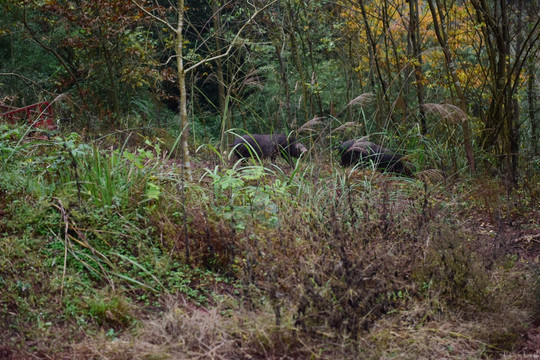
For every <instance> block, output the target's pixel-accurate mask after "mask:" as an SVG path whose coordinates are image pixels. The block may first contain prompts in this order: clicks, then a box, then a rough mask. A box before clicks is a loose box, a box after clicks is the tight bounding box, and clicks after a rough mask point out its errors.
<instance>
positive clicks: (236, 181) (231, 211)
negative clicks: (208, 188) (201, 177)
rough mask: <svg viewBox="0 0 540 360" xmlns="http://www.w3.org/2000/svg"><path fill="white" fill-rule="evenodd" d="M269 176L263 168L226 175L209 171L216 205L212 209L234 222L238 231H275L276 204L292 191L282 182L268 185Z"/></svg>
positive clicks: (232, 171)
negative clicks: (262, 228)
mask: <svg viewBox="0 0 540 360" xmlns="http://www.w3.org/2000/svg"><path fill="white" fill-rule="evenodd" d="M237 165H238V164H237ZM268 174H270V171H269V170H268V169H266V168H265V167H263V166H248V167H234V168H232V169H226V170H225V172H224V173H221V172H220V170H219V167H216V168H215V169H214V171H209V170H207V172H206V175H207V176H209V177H210V178H212V180H213V181H212V185H213V189H214V199H215V202H214V203H212V205H211V206H212V209H213V211H214V212H215V214H216V216H217V217H219V218H222V219H224V220H226V221H232V222H233V223H234V226H235V228H236V229H237V230H244V229H245V228H246V227H247V226H248V223H251V225H252V226H253V225H255V223H258V224H261V225H263V226H268V227H271V228H275V227H276V226H277V225H278V216H277V215H278V208H277V205H276V203H275V202H276V201H279V198H280V197H282V196H287V194H288V188H289V187H288V186H287V185H286V184H284V183H282V181H280V180H279V179H278V180H276V181H275V182H273V183H267V180H266V176H267V175H268Z"/></svg>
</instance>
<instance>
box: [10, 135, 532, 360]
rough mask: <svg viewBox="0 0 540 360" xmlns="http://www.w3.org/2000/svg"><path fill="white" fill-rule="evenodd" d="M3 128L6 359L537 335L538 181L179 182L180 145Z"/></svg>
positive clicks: (476, 342) (307, 173)
mask: <svg viewBox="0 0 540 360" xmlns="http://www.w3.org/2000/svg"><path fill="white" fill-rule="evenodd" d="M1 130H2V131H1V132H0V194H1V196H0V239H1V240H0V286H1V288H2V292H1V295H0V324H1V328H2V334H1V335H0V357H2V356H3V357H6V358H14V359H18V358H28V357H29V356H37V357H43V358H45V357H52V358H70V359H72V358H80V359H91V358H95V359H101V358H107V359H139V358H140V359H166V358H175V359H176V358H197V357H201V358H227V359H233V358H234V359H241V358H328V359H335V358H366V359H380V358H410V359H416V358H466V357H467V358H482V357H490V356H492V355H504V354H511V352H512V351H513V350H515V348H516V346H517V345H518V344H519V343H518V340H519V338H520V336H521V334H523V333H524V331H525V330H526V329H527V328H528V327H529V326H530V325H531V323H532V322H533V321H534V320H535V319H537V315H538V305H537V304H538V300H539V296H540V295H539V292H538V269H537V263H536V262H535V261H534V260H535V258H534V255H535V254H532V255H531V256H529V255H530V254H529V253H526V252H523V251H522V248H521V247H519V246H516V244H517V242H516V241H517V240H519V238H522V237H523V236H524V234H525V235H528V234H536V233H538V231H539V227H540V224H539V222H540V221H539V219H538V208H537V207H535V205H534V204H535V201H537V200H538V196H539V189H538V184H539V178H538V176H537V177H536V178H534V177H532V178H531V177H529V178H528V179H527V183H528V184H532V185H531V186H529V187H528V188H524V189H519V190H514V191H513V192H512V193H509V192H508V191H506V190H505V189H504V188H503V187H502V185H501V184H500V183H499V182H497V181H495V180H489V181H488V180H483V181H481V180H479V179H478V178H477V179H476V180H473V179H469V178H463V177H462V178H461V179H449V178H439V177H438V176H435V175H436V174H437V173H436V172H433V171H424V172H421V173H419V174H417V176H416V177H415V178H405V177H395V176H391V175H388V174H379V173H376V172H373V171H371V170H358V169H355V170H352V169H341V168H339V169H338V168H336V167H334V166H332V161H331V159H330V156H329V155H328V154H327V155H328V156H326V158H324V160H321V161H317V162H310V161H304V160H300V161H299V162H298V164H297V165H296V167H295V168H289V167H288V165H285V163H279V162H278V165H279V166H276V165H273V164H268V163H265V164H263V165H264V166H261V165H259V164H256V163H234V162H227V161H222V159H220V158H219V157H218V156H217V155H216V154H215V153H213V152H212V151H210V150H209V149H208V148H203V149H202V150H201V151H202V152H203V153H202V154H198V155H195V157H196V158H195V160H196V161H195V163H196V164H199V165H198V166H196V167H195V168H194V169H193V173H192V178H193V180H192V181H183V179H186V178H187V176H186V174H183V173H182V170H181V166H179V164H178V163H177V161H176V159H175V158H174V156H171V154H172V152H170V151H169V150H170V149H171V147H172V144H173V143H174V139H173V140H172V141H165V142H164V141H162V140H160V139H159V138H157V137H150V136H149V137H141V136H139V135H137V134H131V135H129V136H122V137H121V140H119V137H116V136H113V135H111V136H110V137H106V138H103V139H99V140H96V141H92V142H86V141H83V139H81V138H80V137H79V136H78V135H76V134H67V135H62V136H57V137H55V138H53V139H50V140H39V139H38V138H35V137H28V136H26V135H25V133H24V131H25V129H24V128H13V127H8V126H4V125H2V129H1ZM203 159H204V160H203ZM319 160H320V159H319ZM281 165H283V166H282V167H280V166H281ZM434 174H435V175H434ZM529 243H530V244H532V245H534V242H529ZM518 245H519V244H518ZM536 255H537V254H536ZM536 260H537V258H536Z"/></svg>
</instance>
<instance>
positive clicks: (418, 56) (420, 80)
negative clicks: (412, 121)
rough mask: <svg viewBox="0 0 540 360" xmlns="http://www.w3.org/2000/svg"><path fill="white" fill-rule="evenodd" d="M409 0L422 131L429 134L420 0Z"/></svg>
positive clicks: (410, 30) (410, 29)
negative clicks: (419, 9) (419, 10)
mask: <svg viewBox="0 0 540 360" xmlns="http://www.w3.org/2000/svg"><path fill="white" fill-rule="evenodd" d="M408 1H409V12H410V28H409V34H410V38H411V43H412V55H413V58H414V59H415V61H414V76H415V79H416V95H417V97H418V109H419V113H420V132H421V134H422V135H426V134H427V124H426V114H425V110H424V107H423V105H424V73H423V71H422V53H421V39H420V26H419V20H420V16H419V14H418V0H408Z"/></svg>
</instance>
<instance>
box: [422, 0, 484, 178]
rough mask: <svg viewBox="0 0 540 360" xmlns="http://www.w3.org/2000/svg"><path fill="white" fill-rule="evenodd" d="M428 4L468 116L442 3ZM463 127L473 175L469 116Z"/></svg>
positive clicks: (429, 2) (452, 77)
mask: <svg viewBox="0 0 540 360" xmlns="http://www.w3.org/2000/svg"><path fill="white" fill-rule="evenodd" d="M428 4H429V9H430V11H431V15H432V17H433V27H434V29H435V35H436V36H437V41H438V42H439V45H440V46H441V48H442V50H443V53H444V59H445V62H446V70H447V71H448V73H449V75H450V78H451V80H452V86H453V88H454V90H455V92H456V94H457V97H458V106H459V108H460V109H461V110H462V111H463V112H464V113H465V114H467V102H466V100H465V94H464V92H463V88H462V87H461V83H460V82H459V78H458V76H457V72H456V65H455V63H454V60H453V58H452V54H451V53H450V49H449V47H448V41H447V35H446V32H445V30H444V23H443V21H444V15H443V14H442V9H441V6H440V2H439V1H438V0H437V7H435V5H434V4H433V0H428ZM462 126H463V142H464V145H465V154H466V156H467V161H468V163H469V169H470V171H471V173H473V174H475V173H476V164H475V160H474V151H473V146H472V139H471V131H470V129H469V118H468V116H467V117H466V118H465V119H463V122H462Z"/></svg>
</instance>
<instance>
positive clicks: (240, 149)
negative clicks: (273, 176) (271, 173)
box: [232, 134, 307, 166]
mask: <svg viewBox="0 0 540 360" xmlns="http://www.w3.org/2000/svg"><path fill="white" fill-rule="evenodd" d="M232 146H233V151H234V153H235V154H236V156H237V158H238V159H242V158H248V157H255V158H256V157H257V156H258V157H259V158H260V159H261V160H262V159H268V158H270V159H271V160H272V162H274V161H275V160H276V157H277V155H278V153H281V156H283V158H284V159H285V160H287V161H288V162H289V164H291V166H292V164H293V163H292V158H293V157H294V158H298V157H300V155H302V154H303V153H305V152H307V149H306V147H305V146H304V145H302V143H300V142H299V141H297V140H296V138H295V137H294V136H289V137H287V135H285V134H271V135H265V134H246V135H242V136H240V137H237V138H236V139H235V140H234V143H233V145H232Z"/></svg>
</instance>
